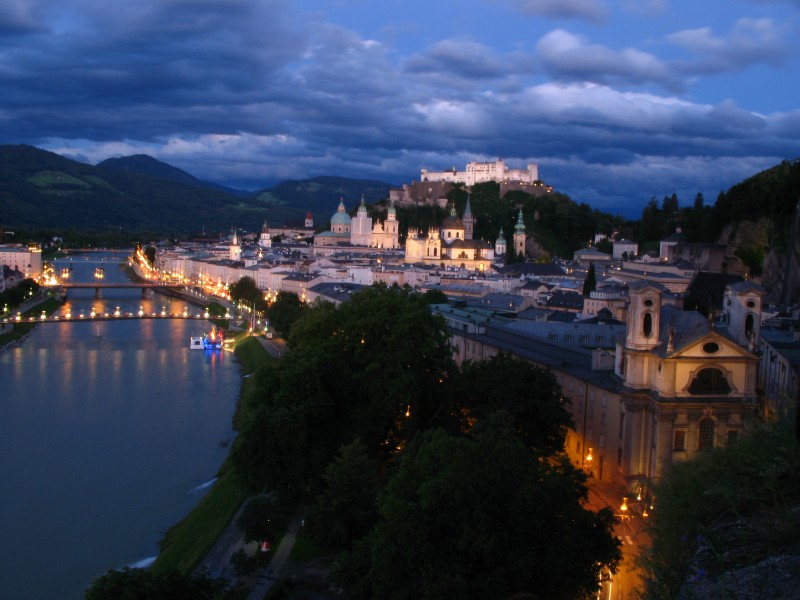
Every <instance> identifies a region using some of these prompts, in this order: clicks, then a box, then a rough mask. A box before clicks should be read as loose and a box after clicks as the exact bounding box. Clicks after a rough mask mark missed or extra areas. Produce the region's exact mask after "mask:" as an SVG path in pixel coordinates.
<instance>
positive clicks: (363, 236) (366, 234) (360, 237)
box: [350, 196, 372, 246]
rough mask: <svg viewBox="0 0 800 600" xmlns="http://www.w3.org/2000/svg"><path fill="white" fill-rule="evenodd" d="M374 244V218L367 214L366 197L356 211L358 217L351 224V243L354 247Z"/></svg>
mask: <svg viewBox="0 0 800 600" xmlns="http://www.w3.org/2000/svg"><path fill="white" fill-rule="evenodd" d="M371 242H372V218H371V217H370V216H369V214H368V213H367V206H366V205H365V204H364V196H361V204H360V205H359V207H358V210H357V211H356V216H355V217H353V219H352V221H351V222H350V243H351V244H353V245H354V246H369V245H370V244H371Z"/></svg>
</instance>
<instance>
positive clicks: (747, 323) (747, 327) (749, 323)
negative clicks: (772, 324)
mask: <svg viewBox="0 0 800 600" xmlns="http://www.w3.org/2000/svg"><path fill="white" fill-rule="evenodd" d="M754 323H755V321H754V320H753V313H750V314H749V315H747V317H745V319H744V333H745V335H746V336H747V337H748V338H751V337H753V330H754V329H753V324H754Z"/></svg>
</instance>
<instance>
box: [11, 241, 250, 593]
mask: <svg viewBox="0 0 800 600" xmlns="http://www.w3.org/2000/svg"><path fill="white" fill-rule="evenodd" d="M89 256H91V258H92V259H95V258H98V257H101V256H102V257H103V258H104V259H105V261H107V262H106V264H105V265H104V266H103V268H104V271H105V280H104V281H122V280H124V279H125V276H124V274H123V273H122V272H121V270H120V269H119V266H118V262H119V260H120V259H121V255H120V257H117V256H114V255H112V254H111V253H107V254H102V255H101V254H96V253H91V254H90V255H89ZM66 264H67V263H64V262H63V261H59V263H58V268H59V269H60V268H61V267H62V266H64V265H66ZM69 264H70V266H71V267H72V277H73V279H74V280H76V281H91V280H92V279H93V274H94V270H95V268H96V267H97V266H98V265H97V264H96V263H92V262H89V259H88V258H87V259H85V260H81V259H73V260H72V261H71V263H69ZM103 294H104V299H102V300H95V299H94V291H93V290H74V291H71V293H70V298H69V301H68V302H69V306H70V308H71V310H72V312H73V314H75V313H78V312H80V311H81V310H83V311H84V312H85V314H87V315H88V314H89V313H90V312H91V310H92V308H94V309H95V310H96V311H97V312H101V313H102V312H113V311H114V310H115V309H116V307H117V306H119V307H120V309H121V310H122V311H123V312H137V311H138V310H139V308H140V306H141V307H142V308H143V309H144V310H145V311H147V312H148V313H152V312H160V311H161V310H162V307H164V308H165V310H166V311H167V312H172V313H181V312H183V308H184V307H185V306H187V305H186V304H185V303H184V302H182V301H178V300H172V299H169V298H167V297H164V296H160V295H156V296H155V297H154V298H153V299H143V298H142V297H141V293H140V292H139V291H136V290H105V291H104V293H103ZM65 308H66V307H65ZM189 308H190V310H191V311H192V312H195V313H196V312H199V309H198V308H197V307H191V306H189ZM63 310H65V309H62V311H63ZM207 326H208V323H207V322H206V321H202V320H197V321H183V320H142V321H138V320H131V321H120V322H113V321H108V322H102V323H99V324H95V323H88V322H87V323H55V324H51V323H47V324H41V325H39V326H38V328H37V329H36V331H35V332H34V333H33V334H32V335H31V336H30V337H29V338H28V339H27V340H26V341H25V342H24V343H23V344H22V345H21V346H20V347H18V348H15V349H13V350H11V351H9V352H6V353H4V354H3V355H1V356H0V481H2V494H0V515H2V517H1V518H0V599H2V600H18V599H29V600H52V599H54V598H58V599H59V600H78V599H80V598H83V592H84V590H85V589H86V587H88V586H89V584H90V583H91V581H92V580H93V579H94V578H96V577H98V576H100V575H102V574H104V573H105V572H106V571H107V570H108V569H115V568H121V567H124V566H128V565H133V564H135V563H138V562H140V561H146V560H147V559H150V558H152V557H154V556H155V555H157V553H158V542H159V541H160V540H161V539H162V537H163V535H164V533H165V532H166V530H167V529H168V528H169V527H170V526H171V525H173V524H174V523H175V522H177V521H178V520H179V519H180V518H182V517H183V516H184V515H185V514H186V513H188V512H189V511H190V510H191V509H192V508H193V507H194V506H195V505H196V503H197V502H198V500H199V499H200V498H201V496H202V494H203V493H204V491H205V490H206V489H207V488H208V486H207V485H206V484H208V483H209V482H210V481H211V480H212V479H213V478H214V476H215V474H216V472H217V469H218V468H219V466H220V465H221V464H222V462H223V461H224V459H225V457H226V455H227V453H228V445H229V444H230V442H231V441H232V439H233V437H234V432H233V430H232V428H231V418H232V416H233V411H234V409H235V403H236V398H237V395H238V391H239V385H240V371H239V368H238V365H237V364H236V362H235V361H234V357H233V355H232V354H230V353H207V352H205V351H202V350H189V337H190V336H192V335H200V334H201V333H202V332H203V330H204V329H205V328H206V327H207Z"/></svg>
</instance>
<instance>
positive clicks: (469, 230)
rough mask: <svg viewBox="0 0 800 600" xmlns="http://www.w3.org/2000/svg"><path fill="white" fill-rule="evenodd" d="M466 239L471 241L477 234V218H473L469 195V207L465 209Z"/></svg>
mask: <svg viewBox="0 0 800 600" xmlns="http://www.w3.org/2000/svg"><path fill="white" fill-rule="evenodd" d="M461 220H462V221H463V223H464V239H465V240H471V239H472V236H473V234H474V233H475V218H474V217H473V216H472V207H471V206H470V204H469V194H467V205H466V206H465V207H464V217H463V218H462V219H461Z"/></svg>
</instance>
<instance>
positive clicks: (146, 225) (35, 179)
mask: <svg viewBox="0 0 800 600" xmlns="http://www.w3.org/2000/svg"><path fill="white" fill-rule="evenodd" d="M300 211H301V209H296V210H294V211H291V210H288V209H287V208H285V207H284V208H283V210H282V211H277V212H276V211H275V210H273V209H271V208H269V207H267V206H265V205H264V203H263V202H260V201H259V200H257V199H255V198H241V197H238V196H234V195H232V194H229V193H226V192H224V191H220V190H215V189H211V188H208V187H197V186H193V185H187V184H185V183H178V182H175V181H171V180H168V179H164V178H161V177H155V176H152V175H146V174H142V173H138V172H133V171H122V170H117V169H109V168H103V167H99V166H91V165H87V164H84V163H80V162H76V161H74V160H70V159H67V158H64V157H63V156H60V155H58V154H54V153H52V152H47V151H44V150H41V149H39V148H34V147H33V146H0V215H1V217H0V218H2V220H3V223H4V224H5V225H6V226H11V227H20V228H29V229H49V230H55V231H59V230H82V231H106V230H116V231H119V230H128V231H131V232H132V233H133V232H153V233H159V234H162V235H180V234H185V233H192V232H198V231H201V230H202V229H203V228H205V230H206V231H209V232H210V231H228V230H229V229H230V227H232V226H236V227H244V228H248V229H257V228H258V227H259V226H260V225H261V223H263V221H264V219H277V218H293V215H294V214H296V213H298V212H300Z"/></svg>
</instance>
